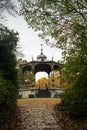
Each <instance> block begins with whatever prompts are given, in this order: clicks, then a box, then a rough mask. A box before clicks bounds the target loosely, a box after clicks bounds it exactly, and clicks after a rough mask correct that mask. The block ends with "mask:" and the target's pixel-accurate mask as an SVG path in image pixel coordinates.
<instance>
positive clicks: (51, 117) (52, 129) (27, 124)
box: [15, 98, 62, 130]
mask: <svg viewBox="0 0 87 130" xmlns="http://www.w3.org/2000/svg"><path fill="white" fill-rule="evenodd" d="M59 102H60V99H57V98H33V99H19V100H18V107H19V116H18V119H17V122H16V128H15V130H62V129H61V127H60V126H59V125H58V123H57V121H56V119H55V112H54V110H53V108H54V106H55V105H56V104H57V103H59Z"/></svg>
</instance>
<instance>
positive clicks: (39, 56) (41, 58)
mask: <svg viewBox="0 0 87 130" xmlns="http://www.w3.org/2000/svg"><path fill="white" fill-rule="evenodd" d="M37 59H38V60H40V61H45V60H46V59H47V56H45V55H44V54H43V46H42V44H41V53H40V55H38V56H37Z"/></svg>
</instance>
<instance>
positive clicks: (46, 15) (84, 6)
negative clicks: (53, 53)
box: [19, 0, 87, 116]
mask: <svg viewBox="0 0 87 130" xmlns="http://www.w3.org/2000/svg"><path fill="white" fill-rule="evenodd" d="M19 1H20V2H21V15H24V18H25V19H26V21H27V23H28V24H29V26H30V27H32V28H33V29H34V30H36V31H39V32H40V34H39V36H41V37H42V38H43V39H45V40H46V42H47V43H48V44H49V45H51V46H56V47H59V48H61V49H62V50H63V58H64V68H63V71H64V73H65V75H64V80H65V82H68V83H69V84H70V88H69V89H68V91H67V92H65V95H64V98H63V100H62V103H63V105H65V108H66V107H67V110H68V111H69V112H70V113H72V114H74V115H75V116H77V115H78V116H82V110H85V111H83V113H84V114H85V113H87V111H86V110H87V109H86V108H87V96H86V95H85V96H81V98H80V97H79V90H80V92H82V93H81V95H82V94H83V95H84V91H83V90H85V89H86V88H87V86H86V84H85V82H86V78H85V79H84V80H83V82H82V81H81V77H84V76H86V73H84V72H87V27H86V26H87V1H86V0H45V1H43V0H34V1H32V0H25V1H23V0H19ZM50 39H51V40H52V43H51V40H50ZM82 87H83V89H82ZM77 88H78V89H77ZM74 92H75V93H74ZM76 92H77V98H74V97H75V96H76ZM72 93H73V96H72ZM68 95H69V96H68ZM70 97H72V99H73V100H72V102H70V100H69V99H70ZM66 101H67V103H66ZM76 101H77V104H79V105H76ZM84 101H85V103H84V105H83V106H82V108H81V107H80V104H83V102H84ZM71 106H72V108H73V109H70V107H71ZM73 110H74V111H73ZM76 113H77V114H76Z"/></svg>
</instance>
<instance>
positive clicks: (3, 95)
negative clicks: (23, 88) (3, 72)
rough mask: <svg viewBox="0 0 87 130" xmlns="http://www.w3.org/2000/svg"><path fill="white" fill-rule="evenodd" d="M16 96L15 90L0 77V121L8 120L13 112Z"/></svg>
mask: <svg viewBox="0 0 87 130" xmlns="http://www.w3.org/2000/svg"><path fill="white" fill-rule="evenodd" d="M17 96H18V91H17V88H16V87H14V85H13V84H11V83H10V82H9V81H6V80H4V79H3V78H1V77H0V119H1V120H2V121H4V120H6V119H8V118H10V116H11V114H12V113H13V112H14V111H15V108H16V100H17Z"/></svg>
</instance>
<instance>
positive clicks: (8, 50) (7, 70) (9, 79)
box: [0, 27, 19, 122]
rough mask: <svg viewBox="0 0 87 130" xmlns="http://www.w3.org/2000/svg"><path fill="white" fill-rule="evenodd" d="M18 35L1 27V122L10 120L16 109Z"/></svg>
mask: <svg viewBox="0 0 87 130" xmlns="http://www.w3.org/2000/svg"><path fill="white" fill-rule="evenodd" d="M18 39H19V38H18V33H17V32H14V31H13V30H9V29H7V28H6V27H0V122H1V121H5V119H7V118H9V117H10V116H11V114H12V112H13V111H14V110H15V108H16V101H17V98H18V78H17V69H16V55H15V51H16V46H17V42H18Z"/></svg>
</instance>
